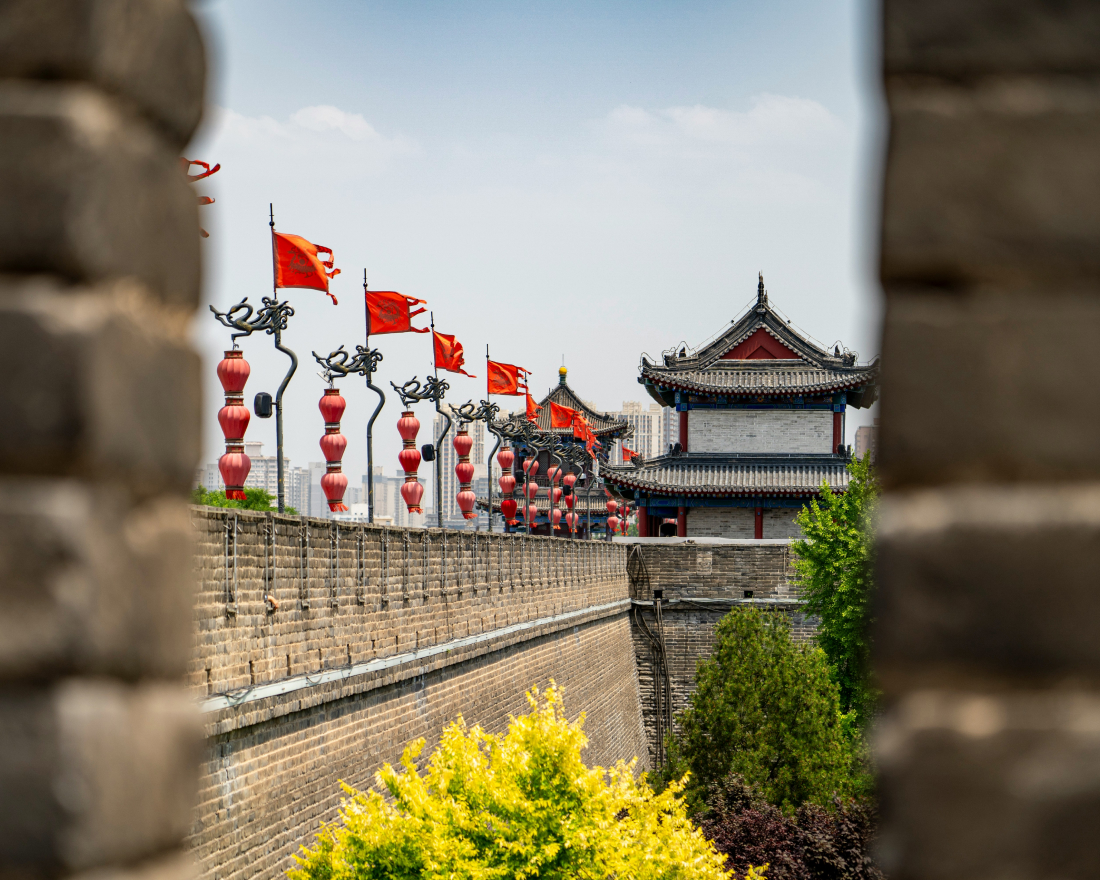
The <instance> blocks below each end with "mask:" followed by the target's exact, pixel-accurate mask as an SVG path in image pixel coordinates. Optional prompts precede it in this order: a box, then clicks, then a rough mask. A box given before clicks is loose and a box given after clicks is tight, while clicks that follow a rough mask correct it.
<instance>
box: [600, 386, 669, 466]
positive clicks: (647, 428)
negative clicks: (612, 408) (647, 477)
mask: <svg viewBox="0 0 1100 880" xmlns="http://www.w3.org/2000/svg"><path fill="white" fill-rule="evenodd" d="M644 406H645V404H642V403H639V402H638V401H636V400H626V401H623V408H622V410H620V411H619V412H617V413H608V415H609V416H617V417H618V418H619V419H621V420H622V421H624V422H628V423H629V424H630V426H631V427H632V428H633V429H634V436H633V437H631V438H630V439H629V440H627V441H626V445H627V448H629V449H632V450H634V452H637V453H638V454H639V455H640V456H642V457H643V458H654V457H656V456H658V455H664V454H666V453H667V452H668V451H669V447H670V446H671V445H672V444H673V443H675V442H676V441H677V439H678V436H679V430H680V426H679V421H678V419H677V418H676V413H675V412H674V411H671V410H669V409H668V408H667V407H663V406H661V405H660V404H659V403H651V404H650V405H649V409H648V410H646V409H643V407H644ZM611 463H612V464H622V463H623V454H622V444H621V443H616V444H615V445H614V447H613V448H612V450H611Z"/></svg>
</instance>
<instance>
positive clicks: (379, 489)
mask: <svg viewBox="0 0 1100 880" xmlns="http://www.w3.org/2000/svg"><path fill="white" fill-rule="evenodd" d="M404 482H405V476H404V474H400V475H398V476H394V477H387V476H386V475H385V474H384V473H383V470H382V466H381V465H375V466H374V523H375V525H390V526H401V527H407V528H413V529H422V528H424V524H425V519H426V516H425V514H416V513H409V508H408V506H407V505H406V504H405V499H404V498H402V497H401V486H402V485H403V484H404ZM367 494H368V486H367V477H366V474H364V475H363V481H362V484H361V485H359V486H357V487H352V486H350V485H349V486H348V495H347V496H345V497H346V498H351V499H352V500H351V501H349V502H348V507H349V508H350V510H349V511H348V513H345V514H337V516H336V518H337V519H339V520H341V521H352V522H367V521H368V519H369V513H370V507H369V505H368V503H367ZM426 500H427V498H425V499H424V501H426ZM424 510H425V511H427V510H428V508H427V506H424ZM429 522H430V521H429Z"/></svg>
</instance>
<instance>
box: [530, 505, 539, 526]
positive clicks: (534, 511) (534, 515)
mask: <svg viewBox="0 0 1100 880" xmlns="http://www.w3.org/2000/svg"><path fill="white" fill-rule="evenodd" d="M527 516H528V518H529V520H530V522H531V525H532V526H533V525H534V524H535V520H536V519H538V516H539V509H538V506H537V505H535V504H532V505H530V506H529V507H528V508H527Z"/></svg>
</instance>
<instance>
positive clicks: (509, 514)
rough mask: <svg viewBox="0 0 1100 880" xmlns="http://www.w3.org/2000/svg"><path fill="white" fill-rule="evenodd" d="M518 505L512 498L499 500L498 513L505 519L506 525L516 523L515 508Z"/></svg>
mask: <svg viewBox="0 0 1100 880" xmlns="http://www.w3.org/2000/svg"><path fill="white" fill-rule="evenodd" d="M518 507H519V505H518V504H516V501H515V499H514V498H505V499H504V500H503V501H501V502H500V514H501V516H503V517H504V519H505V520H507V522H508V525H510V526H514V525H515V524H516V508H518Z"/></svg>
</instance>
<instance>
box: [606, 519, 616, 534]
mask: <svg viewBox="0 0 1100 880" xmlns="http://www.w3.org/2000/svg"><path fill="white" fill-rule="evenodd" d="M618 527H619V518H618V517H617V516H609V517H608V518H607V529H608V531H609V532H610V533H611V534H612V535H613V534H615V529H617V528H618Z"/></svg>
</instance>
